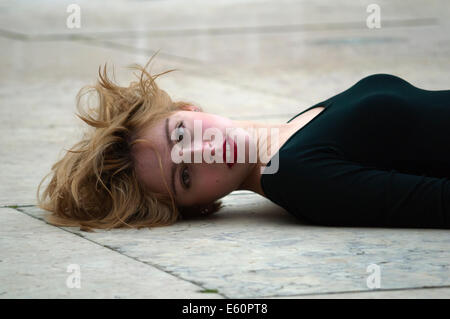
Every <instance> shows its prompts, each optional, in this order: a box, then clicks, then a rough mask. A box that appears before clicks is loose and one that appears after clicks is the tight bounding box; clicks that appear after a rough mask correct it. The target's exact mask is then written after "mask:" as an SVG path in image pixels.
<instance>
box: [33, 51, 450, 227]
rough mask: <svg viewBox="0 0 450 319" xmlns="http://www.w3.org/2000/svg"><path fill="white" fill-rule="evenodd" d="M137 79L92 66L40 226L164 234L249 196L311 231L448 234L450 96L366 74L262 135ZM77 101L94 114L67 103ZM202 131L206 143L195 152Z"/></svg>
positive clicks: (43, 201)
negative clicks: (93, 76) (79, 132)
mask: <svg viewBox="0 0 450 319" xmlns="http://www.w3.org/2000/svg"><path fill="white" fill-rule="evenodd" d="M152 59H153V57H152V58H151V59H150V61H149V63H150V62H151V60H152ZM147 65H148V64H147ZM147 65H146V66H145V67H139V66H137V67H136V68H138V69H139V70H140V71H141V75H140V78H139V79H138V81H137V82H132V83H131V84H130V85H129V87H120V86H118V85H116V84H114V83H113V82H112V81H111V80H110V79H108V76H107V70H106V66H105V67H104V68H103V70H102V71H100V70H99V81H98V83H97V84H96V85H95V86H91V87H85V88H83V89H82V90H81V91H80V93H79V95H78V103H77V107H78V110H79V111H80V114H79V115H78V116H79V117H80V118H81V119H82V120H83V121H84V122H85V123H87V124H88V125H89V127H90V128H89V130H88V131H87V132H86V134H85V135H84V137H83V139H82V140H81V141H80V142H78V143H77V144H75V145H74V146H73V147H72V148H71V149H70V150H68V151H67V153H66V154H65V156H64V157H63V158H62V159H61V160H59V161H58V162H57V163H55V164H54V165H53V166H52V171H51V172H50V174H49V175H51V180H50V183H49V184H48V186H46V188H45V190H44V192H43V193H42V194H40V188H41V186H42V183H43V182H44V180H45V179H46V178H44V179H43V180H42V181H41V183H40V184H39V187H38V190H37V197H38V203H39V206H40V207H41V208H42V209H45V210H47V211H49V212H50V214H49V215H48V216H47V217H46V219H47V221H48V222H49V223H51V224H54V225H60V226H79V227H81V229H84V230H91V229H92V228H117V227H137V228H140V227H155V226H164V225H170V224H173V223H175V222H176V221H177V220H180V219H182V218H190V217H197V216H203V215H208V214H212V213H215V212H217V211H218V210H219V209H220V208H221V207H222V202H221V201H220V198H222V197H223V196H225V195H227V194H229V193H230V192H232V191H235V190H250V191H253V192H255V193H258V194H260V195H262V196H264V197H267V198H268V199H270V200H271V201H272V202H274V203H276V204H278V205H280V206H281V207H283V208H285V209H286V210H287V211H288V212H289V213H291V214H293V215H295V216H297V217H299V218H301V219H303V220H305V221H307V222H308V221H309V222H311V223H315V224H320V225H331V226H381V227H427V228H450V147H449V145H450V134H449V133H450V90H441V91H429V90H423V89H419V88H417V87H415V86H413V85H411V84H410V83H408V82H407V81H405V80H403V79H401V78H399V77H396V76H393V75H389V74H374V75H371V76H367V77H365V78H363V79H361V80H360V81H358V82H357V83H355V84H354V85H353V86H351V87H350V88H349V89H347V90H345V91H343V92H341V93H339V94H337V95H335V96H332V97H330V98H329V99H327V100H325V101H321V102H319V103H317V104H315V105H313V106H311V107H309V108H307V109H306V110H305V111H303V112H301V113H299V114H297V115H296V116H294V117H293V118H292V119H290V120H289V121H288V122H287V123H280V124H275V125H264V124H262V123H258V122H256V121H239V120H231V119H229V118H226V117H222V116H218V115H215V114H211V113H207V112H204V111H203V110H202V109H201V108H200V107H199V106H197V105H195V103H191V102H186V101H172V99H171V98H170V97H169V95H168V94H167V93H166V92H165V91H163V90H161V89H160V88H159V87H158V86H157V84H156V82H155V79H156V78H157V77H158V76H160V75H162V74H166V73H168V72H171V71H173V70H169V71H166V72H163V73H160V74H158V75H156V76H154V75H151V74H150V73H149V72H148V71H147V70H146V69H147ZM90 92H93V93H96V94H97V96H98V103H97V104H96V105H85V104H83V103H82V102H81V101H82V97H83V96H84V95H85V94H88V93H90ZM85 106H88V108H87V109H88V110H90V111H89V112H87V111H86V107H85ZM196 123H197V124H198V123H200V134H197V135H196V136H197V137H195V139H196V141H197V142H193V141H194V136H195V126H196V125H197V124H196ZM208 129H214V130H215V131H216V132H218V133H219V134H218V135H217V136H219V138H218V137H217V136H215V138H214V139H205V138H204V136H205V135H204V134H203V133H204V132H205V131H207V130H208ZM264 129H266V130H267V131H268V132H270V131H271V130H276V132H277V133H278V134H276V137H275V138H274V137H273V136H272V135H270V134H263V132H264ZM197 132H198V129H197ZM255 132H256V134H255ZM231 133H233V134H231ZM199 136H200V141H199V140H198V138H199ZM231 136H232V137H231ZM183 140H184V141H183ZM237 141H240V142H239V143H237ZM186 142H187V143H186ZM190 142H192V143H190ZM238 144H239V145H238ZM255 146H256V149H257V151H256V154H257V156H256V158H255V157H252V156H251V155H252V154H251V152H250V150H251V149H252V148H254V147H255ZM175 149H176V152H174V150H175ZM260 149H263V150H264V151H263V152H261V151H260ZM227 150H228V152H230V151H231V154H232V155H233V156H232V157H230V156H229V154H228V152H227ZM264 152H267V153H266V154H271V155H270V156H269V157H268V158H265V159H263V158H262V157H261V155H260V154H265V153H264ZM216 153H217V154H216ZM174 154H175V155H177V156H178V155H179V156H181V155H183V156H187V158H188V159H189V160H187V161H181V162H180V161H179V159H178V160H175V158H174ZM205 154H207V155H208V156H209V157H211V156H215V159H217V158H219V159H220V158H222V156H223V159H224V160H223V161H220V160H219V161H213V162H211V158H208V156H205ZM224 154H227V156H225V155H224ZM253 154H254V153H253ZM183 158H184V159H186V157H183ZM238 158H239V159H240V160H237V159H238ZM195 159H197V161H195ZM198 159H200V160H198ZM49 175H47V176H46V177H48V176H49Z"/></svg>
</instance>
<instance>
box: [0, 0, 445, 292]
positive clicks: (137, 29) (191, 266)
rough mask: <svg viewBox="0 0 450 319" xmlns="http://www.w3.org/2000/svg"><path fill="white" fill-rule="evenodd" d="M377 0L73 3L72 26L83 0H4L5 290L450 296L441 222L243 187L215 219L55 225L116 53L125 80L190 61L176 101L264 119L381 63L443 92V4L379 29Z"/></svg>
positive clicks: (0, 126) (414, 7)
mask: <svg viewBox="0 0 450 319" xmlns="http://www.w3.org/2000/svg"><path fill="white" fill-rule="evenodd" d="M372 2H373V1H369V0H367V1H364V0H361V1H353V0H345V1H335V2H330V1H309V0H299V1H293V0H284V1H264V0H227V1H225V0H217V1H207V0H196V1H175V0H167V1H162V0H161V1H157V0H154V1H145V0H140V1H139V0H134V1H132V0H129V1H108V2H105V1H98V0H95V1H92V0H90V1H77V3H78V4H79V6H80V9H81V27H80V28H75V29H71V28H68V27H67V25H66V19H67V17H68V16H69V15H70V13H68V12H67V7H68V6H69V5H70V4H71V3H73V1H56V0H53V1H33V2H31V1H0V47H1V50H0V70H1V73H0V158H1V162H0V168H1V173H0V223H1V225H2V226H1V228H0V251H1V257H0V298H24V297H25V298H77V297H81V298H305V297H306V298H449V297H450V276H449V275H450V268H449V267H450V251H449V247H450V232H449V231H446V230H420V229H383V228H333V227H318V226H312V225H307V224H304V223H302V222H301V221H299V220H296V219H294V218H293V217H292V216H291V215H289V214H288V213H287V212H286V211H284V210H283V209H281V208H280V207H278V206H276V205H275V204H273V203H272V202H270V201H269V200H267V199H265V198H263V197H261V196H259V195H257V194H254V193H250V192H246V191H237V192H233V193H231V194H230V195H228V196H226V197H225V198H224V199H223V200H224V204H225V207H224V208H223V209H222V210H221V211H220V212H219V213H217V214H216V215H215V216H209V217H207V218H205V219H202V220H196V221H183V222H181V223H178V224H176V225H174V226H171V227H164V228H154V229H141V230H112V231H97V232H95V233H87V232H80V231H79V230H78V229H76V228H59V227H54V226H51V225H48V224H46V223H45V222H44V221H43V220H42V214H43V211H41V210H40V209H38V208H37V207H36V206H35V205H36V199H35V194H36V187H37V184H38V183H39V181H40V180H41V179H42V177H43V176H45V174H47V173H48V172H49V170H50V167H51V165H52V164H53V163H54V162H55V161H56V160H57V159H58V158H59V157H60V156H61V155H62V151H63V148H67V147H70V146H71V145H72V144H73V143H74V142H75V141H76V140H77V139H78V138H79V137H80V134H81V132H82V126H81V124H80V121H79V120H77V118H76V117H75V115H74V113H75V111H76V110H75V95H76V93H77V92H78V90H79V89H80V88H81V87H82V86H83V85H86V84H91V83H93V82H94V81H95V80H96V72H97V69H98V66H99V65H101V64H103V63H105V62H108V63H109V64H114V65H115V66H116V77H117V79H118V81H119V82H121V83H123V84H126V83H127V82H128V81H130V80H131V79H132V74H131V72H128V71H127V70H126V66H128V65H130V64H132V63H145V62H146V61H147V60H148V58H149V57H150V56H151V55H152V54H153V53H154V52H156V51H157V50H159V49H160V50H161V51H160V53H159V54H158V56H157V58H156V59H155V61H154V62H153V64H152V65H153V69H152V70H153V71H154V72H158V71H162V70H166V69H170V68H178V69H180V71H177V72H172V73H170V74H169V75H165V76H162V77H160V78H159V80H158V84H159V85H160V86H161V87H162V88H164V89H165V90H166V91H167V92H168V93H169V94H170V95H171V96H172V98H173V99H175V100H176V99H189V100H191V101H195V102H196V103H197V104H199V105H201V106H202V107H203V108H204V109H205V110H206V111H208V112H213V113H216V114H220V115H222V116H227V117H230V118H233V119H253V120H257V121H261V122H267V123H269V122H270V123H276V122H285V121H287V120H288V119H289V118H291V117H292V116H293V115H294V114H297V113H298V112H300V111H301V110H303V109H306V108H307V107H309V106H311V105H312V104H315V103H317V102H320V101H321V100H323V99H325V98H328V97H330V96H332V95H334V94H337V93H339V92H341V91H342V90H344V89H347V88H348V87H350V86H351V85H353V84H354V83H355V82H356V81H357V80H359V79H361V78H362V77H364V76H367V75H369V74H373V73H390V74H394V75H397V76H400V77H402V78H404V79H406V80H408V81H409V82H410V83H412V84H414V85H416V86H418V87H421V88H424V89H429V90H439V89H449V86H450V73H449V70H450V38H449V33H450V6H449V5H448V3H447V0H430V1H419V0H412V1H408V2H407V3H406V2H404V1H387V0H383V1H381V0H380V1H377V4H378V5H379V7H380V9H381V28H375V29H371V28H368V27H367V25H366V19H367V17H368V16H369V15H370V13H368V12H367V11H366V9H367V7H368V5H369V4H371V3H372ZM373 264H375V265H373ZM70 265H78V266H79V273H80V275H81V287H80V288H76V287H75V288H69V287H68V285H67V284H66V283H67V280H68V278H69V277H70V276H72V274H73V273H69V272H68V267H69V268H70V267H71V266H70ZM374 266H375V267H378V268H376V269H378V271H377V272H374V270H373V268H371V267H374ZM375 274H378V275H379V277H378V278H379V281H378V283H379V285H378V286H377V285H375V286H373V285H372V284H373V283H374V282H376V281H372V284H370V282H369V279H370V278H372V279H373V278H374V277H373V276H374V275H375Z"/></svg>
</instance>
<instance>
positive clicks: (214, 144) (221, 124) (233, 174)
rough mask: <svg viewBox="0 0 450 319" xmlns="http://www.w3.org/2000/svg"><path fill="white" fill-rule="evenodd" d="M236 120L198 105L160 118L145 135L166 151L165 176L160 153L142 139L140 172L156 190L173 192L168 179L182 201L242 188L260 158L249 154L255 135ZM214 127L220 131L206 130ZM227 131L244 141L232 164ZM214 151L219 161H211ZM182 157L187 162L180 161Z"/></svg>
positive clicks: (189, 203) (200, 202)
mask: <svg viewBox="0 0 450 319" xmlns="http://www.w3.org/2000/svg"><path fill="white" fill-rule="evenodd" d="M194 121H196V122H194ZM197 121H198V122H197ZM194 125H195V132H194ZM233 125H235V124H234V122H233V121H232V120H230V119H228V118H225V117H221V116H218V115H214V114H209V113H204V112H196V111H194V110H192V111H189V110H187V111H184V110H182V111H176V112H175V113H173V114H172V115H171V116H169V117H168V118H167V119H163V120H160V121H159V122H157V123H156V125H154V126H152V127H148V128H146V129H145V130H144V131H143V133H142V135H141V136H140V137H141V138H144V139H147V140H148V141H150V143H151V145H152V146H153V147H154V149H156V150H157V151H158V153H159V154H160V156H161V164H162V173H163V176H162V175H161V169H160V167H159V165H158V156H157V155H156V153H155V152H154V151H153V150H152V149H151V148H150V147H148V146H147V147H146V146H145V144H138V147H137V152H136V153H135V158H136V162H137V165H136V171H137V174H138V176H139V178H141V179H142V180H143V181H144V183H145V184H146V186H147V187H148V189H149V190H150V191H152V192H158V193H163V194H168V192H167V188H166V187H165V184H164V180H165V181H166V182H167V187H168V188H169V189H170V191H171V193H172V194H173V196H174V199H175V202H176V203H177V205H179V206H192V205H203V204H208V203H212V202H213V201H215V200H217V199H219V198H221V197H223V196H225V195H227V194H229V193H230V192H232V191H234V190H237V189H239V187H240V185H241V184H242V183H243V182H244V181H245V179H246V178H247V177H248V176H249V174H250V172H251V171H252V168H254V167H255V165H256V163H254V162H251V163H249V160H248V152H249V143H253V137H252V136H251V135H250V134H248V133H247V131H246V130H244V129H242V128H239V127H236V126H233ZM207 129H209V130H208V131H206V130H207ZM205 131H206V132H205ZM208 132H209V133H211V132H216V133H213V135H215V136H212V135H210V136H207V135H205V133H206V134H208ZM218 132H220V133H221V135H222V136H220V134H218ZM231 132H232V134H230V133H231ZM199 133H200V134H199ZM227 134H228V137H230V136H231V141H233V137H232V136H233V135H234V136H237V138H236V137H235V138H234V142H235V143H236V144H237V147H238V151H237V155H238V158H237V162H236V161H234V159H233V158H232V157H231V161H232V162H234V164H233V165H232V166H231V167H230V166H229V165H227V163H226V162H225V161H224V160H223V156H222V155H221V154H223V146H224V141H225V138H226V136H227ZM194 141H196V142H197V143H195V142H194ZM231 147H232V144H231ZM219 150H222V152H219ZM211 155H213V156H214V155H215V156H216V158H215V160H216V162H212V163H211V161H210V163H208V162H207V161H208V160H209V159H211V158H212V157H211ZM177 157H178V159H180V158H181V159H184V162H183V161H182V162H180V163H177V161H178V159H177ZM186 158H189V159H190V162H189V160H187V161H186ZM217 158H219V159H221V160H217ZM219 161H220V162H219ZM227 162H230V160H228V159H227Z"/></svg>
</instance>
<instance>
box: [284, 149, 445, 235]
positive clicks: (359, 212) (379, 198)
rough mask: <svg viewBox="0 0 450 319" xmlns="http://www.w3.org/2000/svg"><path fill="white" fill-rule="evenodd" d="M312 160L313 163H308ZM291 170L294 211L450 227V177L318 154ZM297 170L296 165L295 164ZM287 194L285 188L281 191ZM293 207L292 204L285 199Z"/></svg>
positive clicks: (330, 218) (337, 220)
mask: <svg viewBox="0 0 450 319" xmlns="http://www.w3.org/2000/svg"><path fill="white" fill-rule="evenodd" d="M311 166H314V167H311ZM296 167H297V168H298V172H292V174H295V176H298V177H299V179H301V182H300V184H299V187H298V188H297V189H295V188H294V189H289V192H291V193H292V194H291V196H289V197H290V198H298V200H297V201H296V202H297V203H296V205H294V207H295V209H296V210H297V211H296V212H293V213H294V214H296V213H299V215H302V216H303V217H306V218H308V219H310V220H311V221H313V222H316V223H320V224H326V225H341V226H342V225H347V226H384V227H430V228H450V180H449V179H447V178H436V177H427V176H418V175H412V174H405V173H400V172H398V171H395V170H390V171H388V170H382V169H377V168H374V167H367V166H364V165H361V164H359V163H354V162H351V161H348V160H344V159H340V158H328V157H327V158H326V159H325V158H322V159H320V160H317V161H315V162H314V164H313V165H309V166H300V165H298V166H296ZM294 170H295V168H294ZM285 195H286V194H285ZM289 206H290V208H291V209H292V207H293V206H292V205H289Z"/></svg>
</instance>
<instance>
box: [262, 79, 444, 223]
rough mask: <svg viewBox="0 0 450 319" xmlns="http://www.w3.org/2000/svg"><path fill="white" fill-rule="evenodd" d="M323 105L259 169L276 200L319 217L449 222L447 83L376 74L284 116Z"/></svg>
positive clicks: (297, 211)
mask: <svg viewBox="0 0 450 319" xmlns="http://www.w3.org/2000/svg"><path fill="white" fill-rule="evenodd" d="M318 106H324V107H325V109H324V110H323V111H322V112H320V113H319V114H318V115H317V116H315V117H314V118H313V119H312V120H311V121H309V122H308V123H307V124H306V125H304V126H303V127H302V128H300V129H299V130H298V131H296V132H295V133H294V134H293V135H292V136H290V137H289V139H288V140H287V141H286V142H285V143H284V144H283V145H282V146H281V148H280V149H279V150H278V152H277V153H276V154H275V155H274V156H278V161H279V162H278V171H277V172H276V173H274V174H265V173H264V172H263V174H262V175H261V179H260V183H261V187H262V189H263V191H264V193H265V195H266V196H267V197H268V198H269V199H270V200H271V201H272V202H274V203H275V204H278V205H280V206H281V207H283V208H285V209H286V210H287V211H288V212H289V213H291V214H293V215H295V216H297V217H299V218H301V219H304V220H306V221H309V222H311V223H314V224H321V225H329V226H380V227H418V228H422V227H429V228H450V90H436V91H431V90H424V89H420V88H417V87H415V86H413V85H411V84H410V83H409V82H407V81H405V80H403V79H401V78H399V77H396V76H394V75H390V74H374V75H370V76H367V77H365V78H363V79H362V80H360V81H358V82H357V83H356V84H354V85H353V86H351V87H350V88H349V89H347V90H345V91H343V92H341V93H339V94H337V95H335V96H333V97H331V98H329V99H327V100H325V101H322V102H319V103H317V104H315V105H313V106H311V107H309V108H307V109H306V110H305V111H303V112H301V113H299V114H297V115H296V116H294V117H293V118H292V119H290V120H289V121H288V123H289V122H290V121H292V120H293V119H294V118H296V117H297V116H298V115H300V114H302V113H304V112H306V111H308V110H310V109H313V108H315V107H318ZM272 160H273V157H272V158H271V160H270V161H269V162H268V164H267V166H270V165H271V163H272ZM266 170H267V167H266V169H265V171H266Z"/></svg>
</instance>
